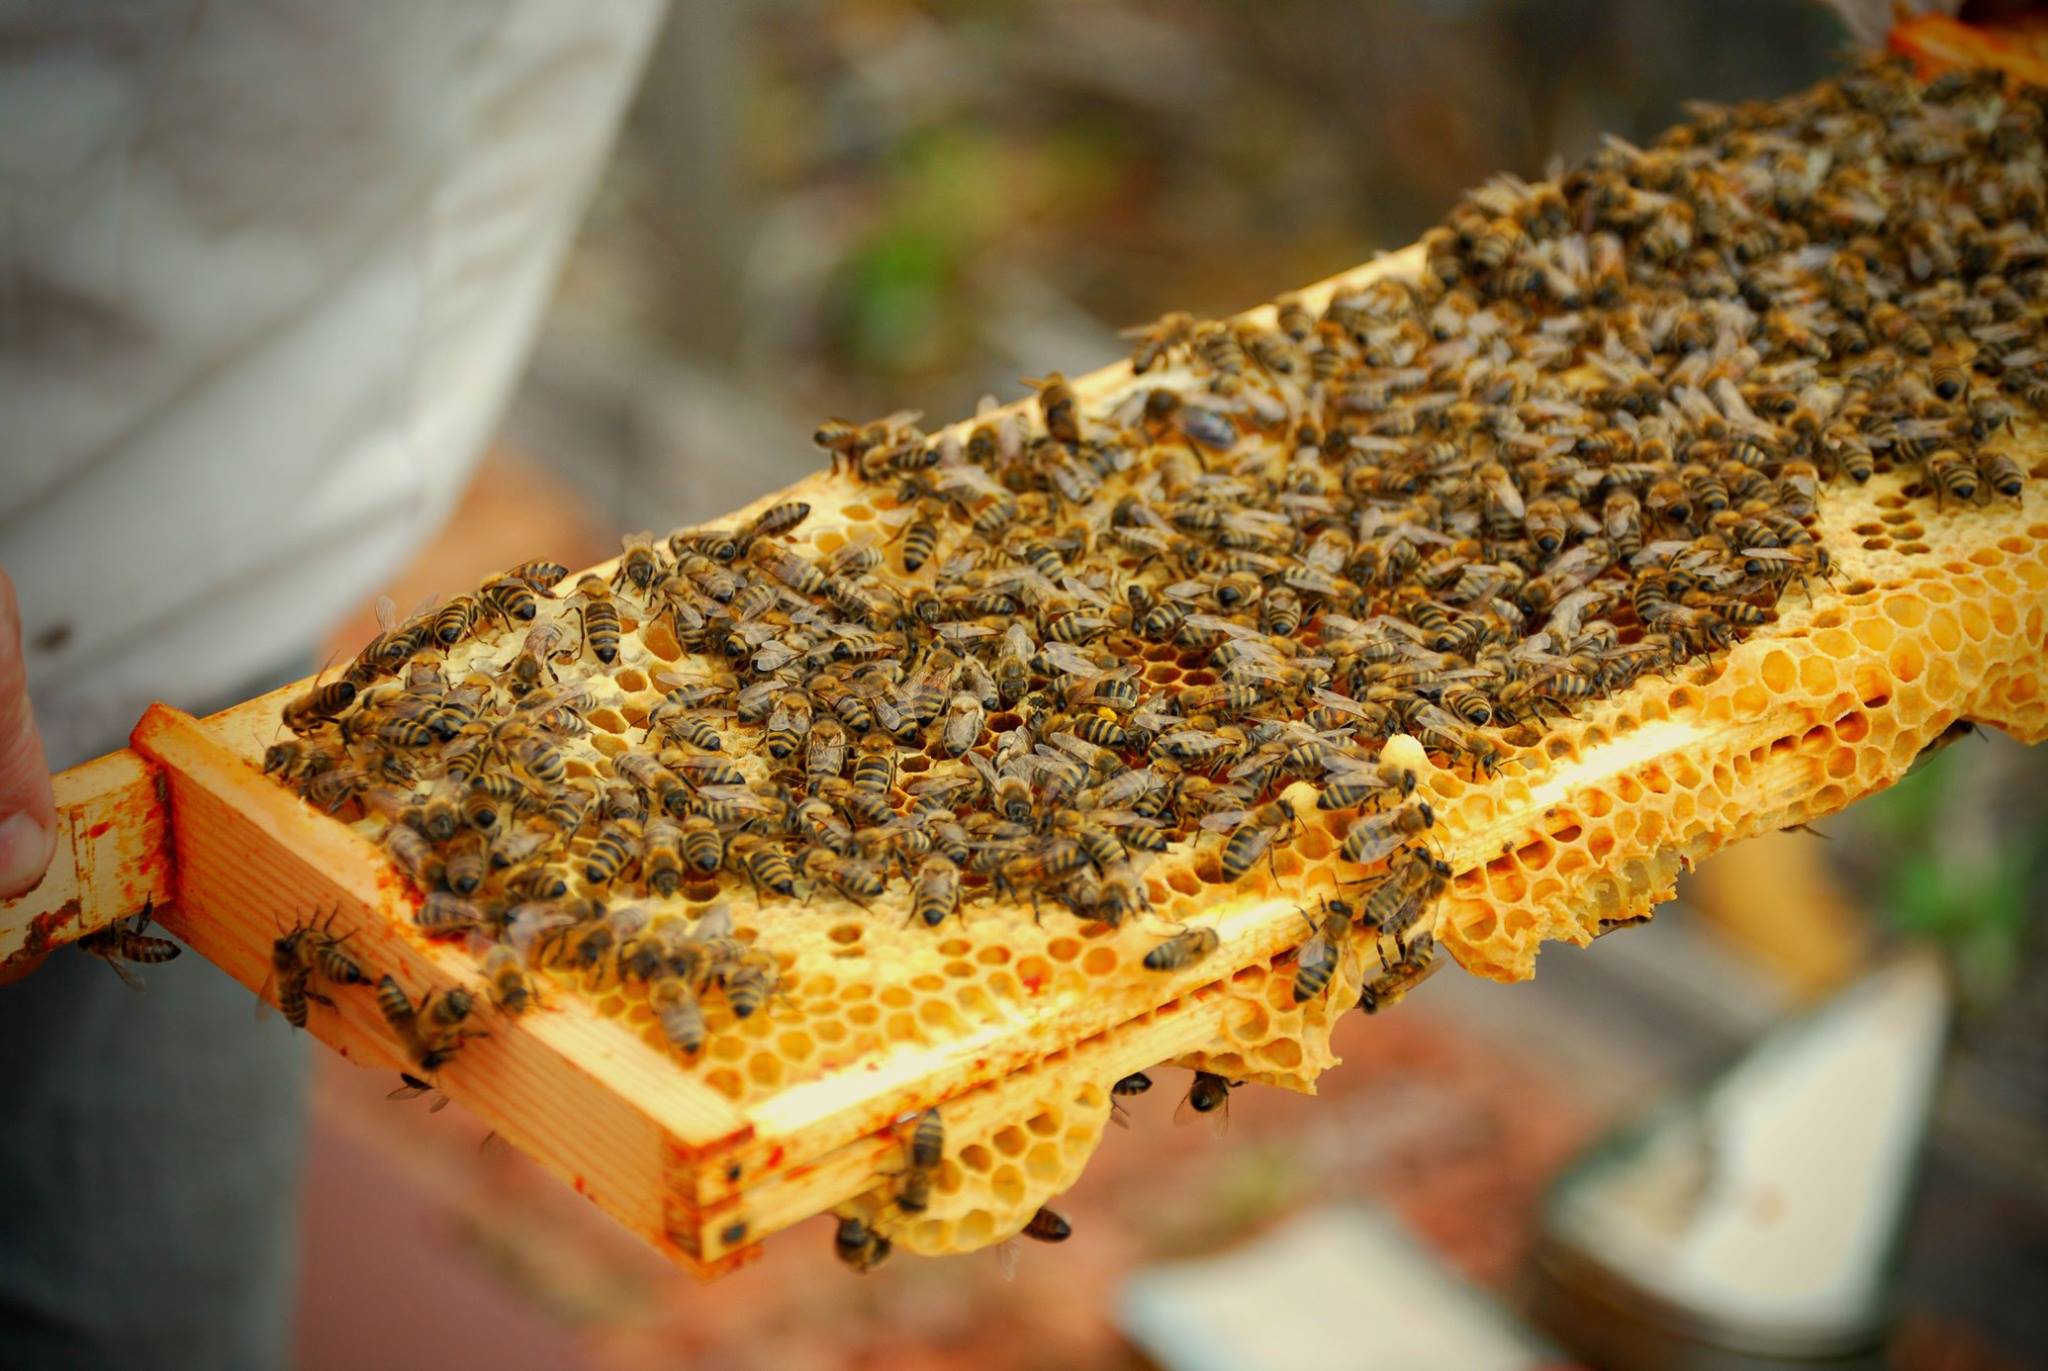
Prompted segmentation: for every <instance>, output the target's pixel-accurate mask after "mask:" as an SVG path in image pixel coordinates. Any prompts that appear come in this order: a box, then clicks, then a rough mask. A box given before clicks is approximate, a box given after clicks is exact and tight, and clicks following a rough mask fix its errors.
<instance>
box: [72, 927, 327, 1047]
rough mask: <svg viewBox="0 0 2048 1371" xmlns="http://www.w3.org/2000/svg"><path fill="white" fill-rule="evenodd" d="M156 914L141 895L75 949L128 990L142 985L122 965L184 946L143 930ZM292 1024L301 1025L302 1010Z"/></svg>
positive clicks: (153, 961)
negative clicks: (130, 911) (129, 910)
mask: <svg viewBox="0 0 2048 1371" xmlns="http://www.w3.org/2000/svg"><path fill="white" fill-rule="evenodd" d="M155 916H156V901H155V899H154V898H153V897H151V898H145V899H144V900H143V902H142V908H141V909H140V910H139V911H138V912H137V913H136V914H135V915H134V916H133V917H131V918H125V919H116V920H115V921H114V922H112V923H110V924H108V925H107V926H106V927H104V928H96V929H94V930H93V931H92V932H90V933H88V934H86V935H85V936H84V937H82V938H80V939H79V940H78V947H79V950H80V951H82V952H89V953H91V954H92V955H93V956H95V957H98V958H99V959H100V960H101V961H103V962H105V963H106V964H107V965H108V966H111V967H112V968H114V974H116V975H118V976H119V977H120V978H121V981H122V983H123V984H125V985H126V986H127V987H128V988H129V989H130V990H141V989H142V988H143V985H142V978H141V977H139V976H137V975H136V974H135V973H134V972H132V971H130V970H129V969H128V967H127V966H126V963H128V962H134V963H136V964H137V965H140V966H161V965H162V964H163V963H165V962H168V961H172V960H174V959H176V958H177V957H178V956H179V955H180V954H181V953H183V952H184V950H185V949H184V948H182V947H180V946H178V945H177V944H176V943H174V942H172V941H171V940H170V939H169V938H159V937H157V936H156V935H155V934H153V933H149V932H146V931H145V930H147V929H148V927H149V923H150V920H151V919H153V918H154V917H155ZM293 1026H294V1027H298V1028H303V1027H305V1022H304V1016H303V1012H302V1014H301V1017H300V1020H299V1021H298V1022H297V1023H295V1024H294V1025H293Z"/></svg>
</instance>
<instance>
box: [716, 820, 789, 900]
mask: <svg viewBox="0 0 2048 1371" xmlns="http://www.w3.org/2000/svg"><path fill="white" fill-rule="evenodd" d="M725 851H726V856H727V858H728V859H729V860H731V861H734V862H737V863H738V864H739V866H740V868H741V869H742V870H744V871H745V872H746V874H747V879H748V880H750V881H751V882H753V885H754V894H755V898H756V899H758V898H759V897H760V893H761V891H762V890H763V889H767V890H770V891H772V892H774V893H775V894H777V895H781V896H784V897H785V898H787V897H791V896H794V895H795V894H796V892H797V886H796V868H794V867H793V866H791V865H790V861H789V858H788V857H786V856H784V855H783V854H782V853H781V852H780V851H778V850H777V849H776V848H774V847H772V846H770V845H769V843H768V841H767V840H766V839H765V838H761V837H759V836H757V835H755V834H751V833H742V834H739V835H738V836H736V837H734V838H732V839H731V840H730V841H728V842H727V843H726V845H725Z"/></svg>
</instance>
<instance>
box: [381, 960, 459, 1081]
mask: <svg viewBox="0 0 2048 1371" xmlns="http://www.w3.org/2000/svg"><path fill="white" fill-rule="evenodd" d="M377 1007H378V1009H379V1010H380V1011H381V1012H382V1013H383V1015H384V1021H385V1023H387V1024H389V1025H390V1027H391V1031H392V1033H393V1034H394V1035H396V1037H397V1038H398V1040H399V1043H400V1044H401V1045H402V1046H403V1047H404V1048H405V1051H406V1055H407V1056H408V1057H409V1058H410V1059H411V1060H412V1063H413V1065H415V1066H417V1067H418V1068H419V1069H420V1070H421V1071H423V1072H425V1073H427V1074H428V1075H430V1076H431V1075H432V1074H433V1073H434V1072H436V1071H438V1070H440V1069H441V1068H442V1067H443V1066H446V1065H447V1064H448V1063H449V1062H450V1061H451V1060H453V1058H454V1056H455V1053H456V1051H457V1050H458V1049H460V1048H461V1046H462V1045H463V1044H464V1043H465V1042H467V1041H468V1040H469V1039H471V1038H478V1037H483V1036H485V1035H484V1034H482V1033H480V1032H476V1031H473V1030H470V1029H468V1028H466V1027H464V1025H465V1024H467V1022H468V1020H469V1016H470V1012H471V1010H472V1009H473V1008H474V1007H475V1002H474V1001H473V1000H472V999H471V998H470V994H469V992H468V991H467V990H464V989H463V988H462V987H460V986H453V987H450V988H449V989H447V990H441V991H436V992H433V993H431V994H429V995H427V996H426V997H425V998H424V999H423V1000H421V1001H420V1003H419V1005H418V1007H417V1008H415V1007H414V1005H413V1002H412V1000H411V998H410V997H409V996H407V995H406V993H405V991H404V990H403V989H402V988H401V987H400V986H399V984H398V982H397V981H396V980H394V979H393V978H392V977H391V976H389V975H385V976H382V977H379V978H378V981H377Z"/></svg>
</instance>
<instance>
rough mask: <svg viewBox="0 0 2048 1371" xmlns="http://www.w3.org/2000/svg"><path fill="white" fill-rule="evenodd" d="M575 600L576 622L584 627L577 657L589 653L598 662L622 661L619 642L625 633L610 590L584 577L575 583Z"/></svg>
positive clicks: (608, 663) (607, 663) (593, 577)
mask: <svg viewBox="0 0 2048 1371" xmlns="http://www.w3.org/2000/svg"><path fill="white" fill-rule="evenodd" d="M573 600H574V603H575V606H576V617H577V622H578V623H580V624H581V625H582V626H583V644H582V646H581V647H579V648H578V649H577V656H579V657H580V656H582V655H583V652H584V651H585V650H588V651H589V652H590V653H591V654H592V655H593V656H595V657H596V658H597V660H598V661H600V662H603V663H604V664H605V665H606V666H610V665H611V664H612V663H613V662H615V661H617V660H618V659H619V639H620V637H621V635H622V634H623V633H624V626H623V624H622V623H621V622H620V619H619V607H618V606H617V605H616V604H615V603H613V601H612V598H611V592H610V590H609V589H607V588H606V586H605V583H604V582H603V581H600V580H599V579H598V578H597V577H595V576H585V577H584V578H583V579H582V580H580V581H578V582H577V583H576V591H575V594H574V596H573Z"/></svg>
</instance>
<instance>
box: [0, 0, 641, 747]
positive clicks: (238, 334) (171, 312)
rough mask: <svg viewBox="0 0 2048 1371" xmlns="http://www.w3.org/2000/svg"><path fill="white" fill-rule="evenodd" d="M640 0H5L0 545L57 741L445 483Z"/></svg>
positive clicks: (205, 676)
mask: <svg viewBox="0 0 2048 1371" xmlns="http://www.w3.org/2000/svg"><path fill="white" fill-rule="evenodd" d="M660 11H661V5H660V0H424V2H413V0H406V2H404V3H384V2H382V0H375V2H372V0H347V2H346V3H320V2H318V0H308V2H307V3H254V0H212V2H211V3H207V2H205V0H191V2H190V3H186V4H181V5H180V4H145V5H134V6H127V7H121V6H114V5H61V4H22V3H10V2H9V0H0V566H4V567H5V568H6V569H7V571H8V572H9V574H11V575H12V576H13V578H14V580H15V583H16V586H17V587H18V589H19V592H20V598H21V608H22V617H23V621H24V625H25V638H26V649H27V660H28V676H29V682H30V689H31V692H32V694H33V696H34V699H35V708H36V714H37V717H38V720H39V722H40V724H41V727H42V730H43V733H44V737H45V742H46V744H47V746H48V750H49V753H50V762H51V765H52V766H53V767H63V766H66V765H70V764H72V763H75V762H77V761H79V760H82V759H83V757H84V756H86V755H89V754H90V752H91V751H93V750H96V749H98V748H102V747H105V746H108V745H110V744H111V743H112V742H116V741H118V740H119V739H120V738H121V737H122V736H123V735H124V734H125V733H126V731H127V730H128V728H129V727H130V726H132V725H133V723H134V721H135V719H136V718H137V717H138V716H139V715H140V713H141V712H142V710H143V708H144V707H145V706H146V705H147V704H148V703H149V702H150V701H151V700H153V699H163V700H168V701H170V702H173V703H181V704H187V705H194V704H199V703H202V702H209V701H211V700H212V699H213V698H214V697H216V696H217V695H218V694H219V693H220V692H222V691H225V690H229V689H232V688H234V687H235V686H236V685H238V684H239V683H241V682H244V681H247V680H249V679H252V678H254V677H256V676H258V675H260V674H261V673H263V672H265V671H266V670H274V669H276V667H277V666H278V665H279V664H281V663H284V662H286V661H288V660H290V659H291V658H292V657H293V656H294V655H295V654H297V655H304V654H305V653H307V652H309V651H310V650H311V647H312V644H313V643H315V642H316V641H317V640H318V638H319V636H320V635H321V634H322V633H323V632H324V631H325V630H326V629H327V627H328V626H329V625H330V624H332V623H333V622H335V621H336V620H337V618H338V617H339V616H340V615H341V614H343V613H344V612H345V611H347V610H348V609H349V608H351V607H352V606H355V605H358V604H360V603H361V602H362V600H363V598H364V597H365V596H366V595H367V594H369V593H370V588H371V587H373V586H374V585H375V584H376V583H377V582H378V581H379V579H380V578H382V577H384V576H386V575H387V574H388V573H389V572H390V571H391V570H393V569H394V568H395V566H396V565H397V564H398V563H399V561H400V560H401V559H402V558H403V557H404V556H405V554H406V553H407V552H408V551H409V550H410V549H412V548H413V547H414V546H415V545H416V544H417V543H418V542H419V541H420V540H421V539H422V538H424V537H425V536H426V535H428V534H429V533H430V532H431V531H432V530H433V529H434V528H435V527H436V525H437V523H438V521H440V520H441V519H442V518H443V517H444V516H445V515H446V513H447V511H448V509H449V507H450V505H451V503H452V502H453V500H454V498H455V497H456V495H457V493H458V492H459V490H460V488H461V484H462V480H463V477H464V475H465V474H466V472H467V471H468V469H469V467H470V465H471V463H472V461H473V459H474V458H475V457H476V455H477V454H478V453H479V452H480V450H481V449H482V447H483V445H484V444H485V442H486V441H487V439H488V437H489V435H490V431H491V428H492V426H493V424H494V423H495V421H496V419H497V416H498V412H499V410H500V408H501V406H502V404H503V402H504V400H505V398H506V394H507V391H508V389H509V387H510V385H511V383H512V382H513V380H514V379H515V378H516V376H517V374H518V370H519V366H520V363H521V361H522V359H523V356H524V353H525V350H526V348H527V345H528V343H529V342H530V341H531V338H532V336H533V332H534V328H535V326H536V323H537V320H538V317H539V314H540V311H541V309H542V308H543V306H544V305H545V303H546V301H547V298H548V295H549V290H550V287H551V285H552V282H553V278H554V273H555V269H556V267H557V265H558V263H559V261H560V258H561V256H562V253H563V250H564V248H565V247H566V245H567V242H568V239H569V237H570V234H571V232H572V231H573V229H574V227H575V224H576V221H577V218H578V215H579V212H580V210H581V208H582V206H583V204H584V201H585V200H586V198H587V197H588V194H589V192H590V190H591V187H592V184H593V182H594V179H595V177H596V175H597V172H598V170H599V168H600V166H601V164H602V160H603V157H604V154H605V152H606V151H607V149H608V147H609V145H610V142H611V138H612V135H613V132H614V130H615V129H616V126H617V124H618V120H619V118H620V115H621V112H622V110H623V108H624V105H625V102H626V99H627V96H628V95H629V93H630V91H631V88H632V85H633V82H634V79H635V77H636V76H637V74H638V71H639V68H640V64H641V60H642V58H643V57H644V55H645V53H646V51H647V48H648V46H649V43H650V40H651V39H652V37H653V32H654V29H655V26H656V21H657V20H658V18H659V16H660Z"/></svg>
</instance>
